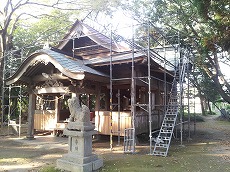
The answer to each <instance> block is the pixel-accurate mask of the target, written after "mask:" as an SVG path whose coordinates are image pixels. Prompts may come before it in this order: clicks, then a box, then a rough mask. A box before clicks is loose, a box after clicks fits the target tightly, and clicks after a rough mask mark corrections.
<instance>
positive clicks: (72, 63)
mask: <svg viewBox="0 0 230 172" xmlns="http://www.w3.org/2000/svg"><path fill="white" fill-rule="evenodd" d="M37 53H45V54H47V55H49V56H50V57H52V58H53V59H54V60H56V61H57V62H58V63H59V64H60V65H61V66H62V67H63V68H65V70H69V71H70V72H73V73H77V72H86V73H91V74H95V75H100V76H105V77H106V76H107V75H105V74H103V73H101V72H99V71H96V70H94V69H92V68H90V67H88V66H85V64H83V61H81V60H75V59H74V60H73V59H71V57H69V56H66V55H64V54H61V53H58V52H55V51H52V50H49V49H42V50H39V51H37Z"/></svg>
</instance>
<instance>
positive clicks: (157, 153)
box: [153, 151, 167, 156]
mask: <svg viewBox="0 0 230 172" xmlns="http://www.w3.org/2000/svg"><path fill="white" fill-rule="evenodd" d="M153 155H159V156H166V155H167V154H166V152H161V151H153Z"/></svg>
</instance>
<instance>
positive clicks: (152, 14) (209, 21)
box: [123, 0, 230, 103]
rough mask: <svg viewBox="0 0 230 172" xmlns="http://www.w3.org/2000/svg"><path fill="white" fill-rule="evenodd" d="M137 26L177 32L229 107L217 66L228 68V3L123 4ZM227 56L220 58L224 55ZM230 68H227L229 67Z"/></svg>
mask: <svg viewBox="0 0 230 172" xmlns="http://www.w3.org/2000/svg"><path fill="white" fill-rule="evenodd" d="M123 7H124V8H125V10H128V11H130V12H131V13H132V15H133V16H134V18H135V19H136V20H138V21H140V22H143V21H149V20H150V21H151V22H152V23H154V24H156V25H158V26H161V27H162V28H164V29H165V30H168V31H169V32H178V31H179V32H180V33H181V37H182V38H183V39H184V40H183V42H184V43H186V44H187V45H190V46H191V47H192V48H193V49H194V50H196V52H197V53H196V57H195V60H194V63H196V66H197V67H198V68H199V69H200V72H204V74H205V75H207V76H208V78H209V79H210V80H211V81H212V82H213V83H214V85H215V89H216V90H217V91H218V93H219V94H220V95H221V97H222V98H223V99H224V100H225V101H226V102H228V103H230V84H229V82H228V81H227V79H226V76H225V75H224V74H223V72H222V71H221V66H220V63H225V64H227V65H229V64H230V58H229V54H230V27H229V26H230V3H229V0H222V1H218V0H138V1H137V0H133V1H128V3H125V2H124V4H123ZM225 51H228V52H229V54H228V55H225V56H223V54H224V52H225ZM229 67H230V66H229Z"/></svg>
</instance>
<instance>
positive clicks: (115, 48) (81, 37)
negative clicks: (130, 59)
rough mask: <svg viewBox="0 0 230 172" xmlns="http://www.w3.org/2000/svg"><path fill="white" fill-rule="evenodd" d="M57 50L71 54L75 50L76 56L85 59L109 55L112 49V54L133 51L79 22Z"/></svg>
mask: <svg viewBox="0 0 230 172" xmlns="http://www.w3.org/2000/svg"><path fill="white" fill-rule="evenodd" d="M57 48H58V49H60V50H63V51H71V52H72V50H73V49H74V54H75V55H76V56H81V57H82V58H83V59H89V58H91V57H99V56H102V55H105V54H109V53H110V49H111V51H112V53H118V52H125V51H130V50H131V49H130V48H129V47H128V46H127V47H125V46H122V45H120V44H118V43H116V42H115V41H114V40H113V41H112V42H111V39H110V38H109V37H107V36H105V35H104V34H102V33H100V32H98V31H96V30H95V29H93V28H91V27H90V26H88V25H87V24H84V23H82V22H81V21H79V20H77V21H76V22H75V23H74V25H73V26H72V28H71V29H70V31H69V32H68V33H67V34H66V36H65V37H64V38H63V41H62V42H60V44H59V45H58V46H57Z"/></svg>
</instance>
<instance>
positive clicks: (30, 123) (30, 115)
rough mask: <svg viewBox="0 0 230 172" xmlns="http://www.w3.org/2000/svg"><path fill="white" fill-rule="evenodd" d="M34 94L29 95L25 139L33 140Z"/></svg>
mask: <svg viewBox="0 0 230 172" xmlns="http://www.w3.org/2000/svg"><path fill="white" fill-rule="evenodd" d="M34 113H35V94H33V93H29V108H28V130H27V136H26V138H27V139H34Z"/></svg>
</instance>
